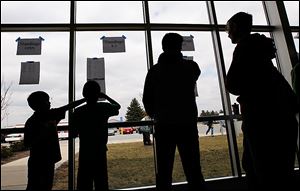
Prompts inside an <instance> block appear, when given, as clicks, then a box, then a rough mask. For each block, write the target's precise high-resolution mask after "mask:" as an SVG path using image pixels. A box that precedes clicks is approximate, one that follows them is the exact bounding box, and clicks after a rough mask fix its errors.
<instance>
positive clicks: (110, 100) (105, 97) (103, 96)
mask: <svg viewBox="0 0 300 191" xmlns="http://www.w3.org/2000/svg"><path fill="white" fill-rule="evenodd" d="M99 98H104V99H106V100H107V101H109V102H110V103H111V104H113V105H115V106H116V107H117V109H118V110H119V109H120V108H121V105H120V104H119V103H118V102H116V101H115V100H113V99H112V98H110V97H109V96H108V95H106V94H104V93H102V92H101V93H100V96H99Z"/></svg>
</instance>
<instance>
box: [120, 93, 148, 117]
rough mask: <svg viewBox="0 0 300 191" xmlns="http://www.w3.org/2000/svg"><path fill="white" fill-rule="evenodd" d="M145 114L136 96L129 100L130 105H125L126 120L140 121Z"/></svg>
mask: <svg viewBox="0 0 300 191" xmlns="http://www.w3.org/2000/svg"><path fill="white" fill-rule="evenodd" d="M145 116H146V112H145V111H144V109H143V108H142V107H141V105H140V103H139V102H138V100H137V99H136V98H133V99H132V100H131V103H130V105H129V106H128V107H127V112H126V116H125V117H126V121H140V120H141V119H143V117H145Z"/></svg>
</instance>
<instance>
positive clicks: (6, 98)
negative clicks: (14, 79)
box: [1, 78, 12, 121]
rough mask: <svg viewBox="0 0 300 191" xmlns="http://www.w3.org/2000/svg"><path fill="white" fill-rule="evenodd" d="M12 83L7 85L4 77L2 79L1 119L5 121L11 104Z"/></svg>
mask: <svg viewBox="0 0 300 191" xmlns="http://www.w3.org/2000/svg"><path fill="white" fill-rule="evenodd" d="M10 88H11V83H10V84H9V85H8V86H7V85H6V83H5V82H4V80H3V78H2V79H1V121H3V120H4V119H5V118H6V117H7V116H8V115H9V113H8V111H7V109H8V106H9V105H10V104H11V101H10V98H11V95H12V93H11V91H10Z"/></svg>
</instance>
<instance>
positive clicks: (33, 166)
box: [24, 91, 85, 190]
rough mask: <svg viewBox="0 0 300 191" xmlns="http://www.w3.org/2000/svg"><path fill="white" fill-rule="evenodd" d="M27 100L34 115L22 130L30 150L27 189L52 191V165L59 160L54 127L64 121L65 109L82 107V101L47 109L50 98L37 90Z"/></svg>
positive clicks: (56, 135)
mask: <svg viewBox="0 0 300 191" xmlns="http://www.w3.org/2000/svg"><path fill="white" fill-rule="evenodd" d="M27 101H28V105H29V106H30V108H31V109H33V110H34V114H33V115H32V116H31V117H30V118H29V119H28V120H27V121H26V123H25V128H24V145H25V146H26V147H28V148H30V155H29V159H28V175H27V176H28V183H27V188H26V190H51V189H52V185H53V177H54V167H55V163H57V162H58V161H60V160H61V154H60V148H59V141H58V134H57V124H58V123H59V121H60V120H62V119H64V118H65V113H66V111H67V110H69V109H71V108H74V107H76V106H78V105H80V104H82V103H83V102H84V101H85V99H81V100H78V101H75V102H73V103H70V104H68V105H65V106H62V107H59V108H54V109H50V106H51V103H50V102H49V95H48V94H47V93H46V92H43V91H37V92H33V93H32V94H30V95H29V97H28V98H27Z"/></svg>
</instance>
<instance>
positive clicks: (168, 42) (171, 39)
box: [162, 33, 183, 52]
mask: <svg viewBox="0 0 300 191" xmlns="http://www.w3.org/2000/svg"><path fill="white" fill-rule="evenodd" d="M182 42H183V37H182V36H181V35H180V34H177V33H167V34H165V36H164V37H163V39H162V49H163V51H164V52H180V51H181V48H182Z"/></svg>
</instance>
